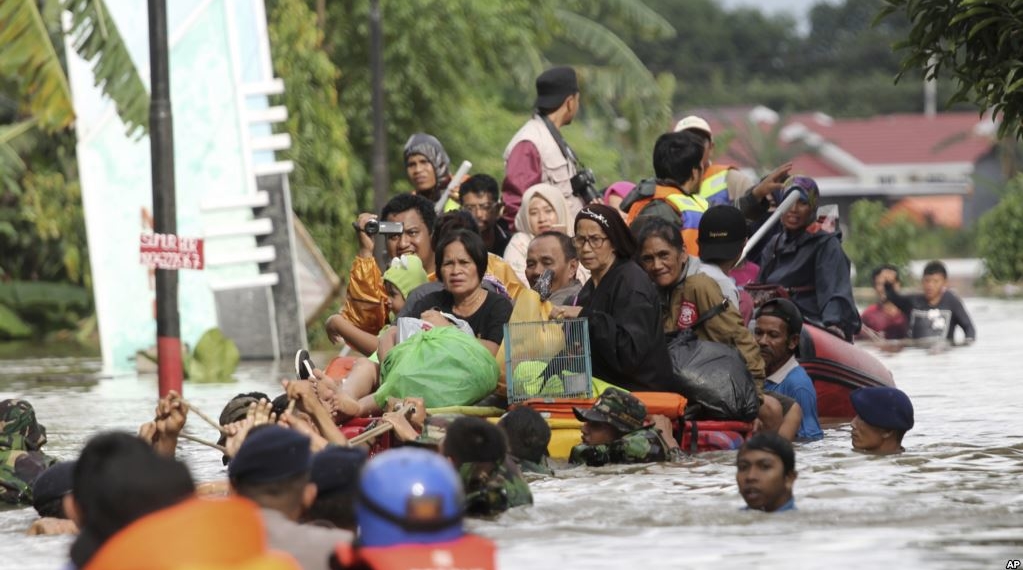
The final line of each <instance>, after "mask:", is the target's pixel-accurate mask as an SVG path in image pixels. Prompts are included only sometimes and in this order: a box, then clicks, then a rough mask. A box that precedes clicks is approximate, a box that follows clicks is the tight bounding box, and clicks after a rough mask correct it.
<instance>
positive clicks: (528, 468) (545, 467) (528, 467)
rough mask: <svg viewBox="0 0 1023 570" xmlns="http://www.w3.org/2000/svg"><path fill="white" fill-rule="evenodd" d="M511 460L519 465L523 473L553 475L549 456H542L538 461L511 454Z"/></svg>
mask: <svg viewBox="0 0 1023 570" xmlns="http://www.w3.org/2000/svg"><path fill="white" fill-rule="evenodd" d="M512 460H514V461H515V463H516V464H517V465H518V466H519V471H522V474H523V475H527V474H536V475H546V476H548V477H550V476H553V475H554V469H551V463H550V458H549V457H544V458H543V459H541V460H540V462H539V463H537V462H535V461H530V460H528V459H519V458H518V457H514V456H512Z"/></svg>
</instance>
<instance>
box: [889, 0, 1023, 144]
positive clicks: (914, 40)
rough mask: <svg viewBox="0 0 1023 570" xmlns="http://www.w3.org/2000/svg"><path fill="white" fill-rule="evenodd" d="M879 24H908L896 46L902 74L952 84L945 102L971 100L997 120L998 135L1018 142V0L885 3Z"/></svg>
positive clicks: (1021, 63)
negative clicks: (901, 20) (890, 20)
mask: <svg viewBox="0 0 1023 570" xmlns="http://www.w3.org/2000/svg"><path fill="white" fill-rule="evenodd" d="M885 4H886V6H885V7H884V10H883V11H882V12H881V13H880V14H879V16H878V20H879V21H883V20H884V19H885V18H887V17H891V16H893V15H898V16H901V17H905V18H906V19H907V20H908V21H910V22H911V23H912V27H911V28H910V30H909V34H908V36H907V37H906V38H905V39H903V40H902V41H899V42H898V43H896V44H895V48H896V49H897V50H899V51H902V52H903V53H904V57H903V60H902V71H901V73H900V75H901V74H906V73H910V72H915V71H917V70H924V72H925V73H926V74H927V76H928V77H940V76H941V75H942V73H945V74H947V75H949V76H951V77H952V78H953V79H954V80H955V82H956V87H957V89H956V91H955V92H954V93H953V94H952V96H951V97H950V98H949V101H950V102H957V101H972V102H974V103H975V104H977V105H978V106H979V107H980V109H981V111H982V112H983V111H986V110H988V109H990V110H992V111H993V112H995V113H996V114H998V115H1001V119H1002V123H1001V126H1000V129H999V135H1000V136H1006V135H1010V136H1014V137H1016V138H1020V137H1023V128H1021V121H1023V73H1021V71H1023V59H1021V58H1020V54H1021V53H1023V3H1021V2H1019V1H1018V0H962V1H961V2H949V1H948V0H885Z"/></svg>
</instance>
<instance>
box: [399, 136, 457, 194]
mask: <svg viewBox="0 0 1023 570" xmlns="http://www.w3.org/2000/svg"><path fill="white" fill-rule="evenodd" d="M404 157H405V174H406V175H407V176H408V180H409V182H411V183H412V193H413V194H418V195H420V196H422V197H424V198H426V199H428V200H430V201H431V202H436V201H437V199H438V198H440V195H441V194H442V193H443V192H444V189H445V188H447V186H448V184H449V183H450V182H451V171H450V170H449V166H450V165H451V159H450V158H448V153H447V152H446V151H445V150H444V145H442V144H440V141H439V140H437V137H435V136H433V135H428V134H426V133H415V134H413V135H412V136H411V137H409V139H408V141H407V142H406V143H405V152H404Z"/></svg>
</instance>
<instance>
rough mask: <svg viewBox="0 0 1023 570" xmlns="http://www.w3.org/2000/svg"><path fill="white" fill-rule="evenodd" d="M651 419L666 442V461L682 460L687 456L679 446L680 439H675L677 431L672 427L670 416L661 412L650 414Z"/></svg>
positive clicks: (676, 461)
mask: <svg viewBox="0 0 1023 570" xmlns="http://www.w3.org/2000/svg"><path fill="white" fill-rule="evenodd" d="M650 419H651V420H652V421H653V423H654V427H655V428H657V431H658V432H660V434H661V440H662V442H663V444H664V458H665V461H670V462H672V463H678V462H681V461H682V460H683V459H684V458H685V453H683V452H682V448H681V447H679V445H678V441H677V440H676V439H675V433H674V431H673V430H672V429H671V420H670V419H668V416H664V415H661V414H654V415H652V416H650Z"/></svg>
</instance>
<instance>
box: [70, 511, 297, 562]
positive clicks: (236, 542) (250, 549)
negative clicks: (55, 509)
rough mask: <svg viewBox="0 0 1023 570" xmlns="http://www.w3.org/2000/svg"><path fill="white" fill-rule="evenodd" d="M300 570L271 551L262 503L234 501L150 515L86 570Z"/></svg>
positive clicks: (104, 549) (116, 537) (118, 536)
mask: <svg viewBox="0 0 1023 570" xmlns="http://www.w3.org/2000/svg"><path fill="white" fill-rule="evenodd" d="M298 567H299V566H298V563H296V562H295V560H294V559H293V558H291V557H290V556H288V555H286V554H283V553H278V552H273V551H270V550H267V542H266V529H265V527H264V526H263V519H262V517H261V515H260V513H259V508H258V507H257V506H256V504H255V503H253V502H252V501H249V500H248V499H243V498H240V497H228V498H223V499H207V498H203V499H195V498H194V499H188V500H186V501H184V502H182V503H179V504H177V505H174V506H173V507H168V508H166V509H163V510H160V511H157V512H155V513H152V514H149V515H146V516H144V517H142V518H141V519H139V520H137V521H135V522H133V523H132V524H130V525H128V526H127V527H125V528H124V529H122V530H121V531H120V532H118V533H117V534H115V535H114V536H113V537H111V538H110V540H108V541H107V542H106V543H105V544H104V545H103V546H102V547H101V548H100V549H99V551H98V552H96V554H95V555H93V557H92V559H91V560H89V563H88V564H86V566H85V568H83V569H82V570H134V569H137V568H147V569H151V570H170V569H172V568H219V569H228V568H230V569H234V570H242V569H244V570H297V569H298Z"/></svg>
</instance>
